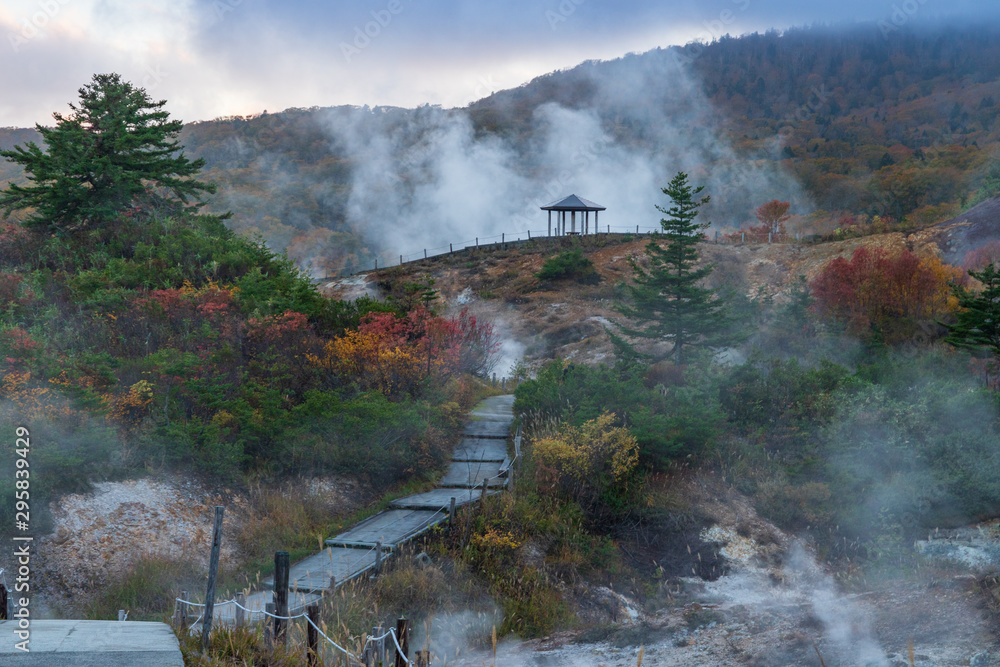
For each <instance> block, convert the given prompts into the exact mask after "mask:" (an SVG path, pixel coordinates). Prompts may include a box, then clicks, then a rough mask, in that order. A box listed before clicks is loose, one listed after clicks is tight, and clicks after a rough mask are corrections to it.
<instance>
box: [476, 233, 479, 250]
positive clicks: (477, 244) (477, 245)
mask: <svg viewBox="0 0 1000 667" xmlns="http://www.w3.org/2000/svg"><path fill="white" fill-rule="evenodd" d="M476 248H479V237H478V236H477V237H476Z"/></svg>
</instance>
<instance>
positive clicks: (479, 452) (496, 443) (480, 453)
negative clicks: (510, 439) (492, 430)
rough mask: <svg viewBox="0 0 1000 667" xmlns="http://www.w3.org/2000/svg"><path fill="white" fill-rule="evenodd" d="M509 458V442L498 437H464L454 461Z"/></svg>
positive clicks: (501, 459)
mask: <svg viewBox="0 0 1000 667" xmlns="http://www.w3.org/2000/svg"><path fill="white" fill-rule="evenodd" d="M506 458H507V443H506V441H504V440H498V439H496V438H463V439H462V442H460V443H459V445H458V447H456V448H455V454H454V456H452V457H451V460H452V461H503V460H504V459H506Z"/></svg>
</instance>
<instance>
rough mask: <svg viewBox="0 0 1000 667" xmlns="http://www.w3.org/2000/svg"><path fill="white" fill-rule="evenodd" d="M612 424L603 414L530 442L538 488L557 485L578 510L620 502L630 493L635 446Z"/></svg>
mask: <svg viewBox="0 0 1000 667" xmlns="http://www.w3.org/2000/svg"><path fill="white" fill-rule="evenodd" d="M613 421H614V416H613V415H612V414H610V413H607V412H605V413H603V414H602V415H601V416H599V417H597V418H596V419H592V420H590V421H588V422H586V423H584V424H583V425H582V426H580V427H579V428H577V427H574V426H570V425H563V426H562V427H561V428H560V429H559V431H558V432H557V433H556V434H555V435H552V436H548V437H544V438H540V439H538V440H537V441H535V442H534V445H533V449H532V455H533V456H534V460H535V463H536V464H537V466H538V468H537V471H538V472H537V474H538V481H539V483H540V485H541V486H542V487H545V486H548V487H550V488H551V487H552V486H558V488H560V489H561V490H562V491H563V492H565V493H568V494H569V495H570V496H571V497H573V498H574V499H575V500H577V501H578V502H581V504H582V505H584V506H593V505H594V504H596V503H598V501H599V500H600V502H602V503H607V502H608V501H614V500H615V499H617V500H619V501H622V500H624V499H625V498H626V496H628V495H629V492H630V491H632V490H634V489H631V488H630V487H631V486H632V485H633V483H634V481H635V479H636V472H637V469H638V465H639V445H638V443H637V442H636V439H635V437H634V436H632V434H631V433H629V432H628V430H627V429H624V428H620V427H614V426H612V423H613Z"/></svg>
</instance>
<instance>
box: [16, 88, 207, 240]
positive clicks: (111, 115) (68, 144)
mask: <svg viewBox="0 0 1000 667" xmlns="http://www.w3.org/2000/svg"><path fill="white" fill-rule="evenodd" d="M79 93H80V101H79V103H78V105H77V104H73V103H70V105H69V106H70V109H72V113H70V114H69V115H65V116H64V115H63V114H60V113H54V114H53V117H54V118H55V120H56V125H55V127H51V128H48V127H43V126H41V125H36V126H35V129H36V130H37V131H38V133H39V134H40V135H41V136H42V139H43V140H44V142H45V145H46V150H45V151H43V150H42V149H41V148H39V147H38V146H37V145H36V144H35V143H34V142H29V143H28V144H27V145H26V146H17V147H15V149H14V150H10V151H0V156H3V157H5V158H7V159H8V160H10V161H12V162H16V163H18V164H20V165H22V166H23V167H24V170H25V172H26V173H27V175H28V180H29V181H30V184H29V185H27V186H20V185H11V186H10V187H9V188H8V189H7V190H5V191H4V192H2V193H0V207H2V208H3V209H4V210H5V211H6V213H7V214H10V212H11V211H14V210H20V209H34V212H33V215H32V216H31V217H30V218H29V220H28V221H27V224H29V225H32V226H38V227H42V228H45V229H48V230H52V231H64V232H67V231H68V232H72V231H79V230H86V229H92V228H94V227H97V226H99V225H101V224H102V223H105V222H107V221H108V220H111V219H113V218H114V217H116V216H117V215H118V214H119V213H120V212H121V211H122V210H123V209H126V208H128V207H131V206H135V205H137V204H140V203H141V204H144V205H146V206H155V207H164V206H166V207H169V208H171V209H173V210H181V209H185V208H188V209H193V208H197V207H198V206H199V205H200V204H198V203H197V202H196V203H194V204H193V205H192V204H190V202H189V199H190V198H192V197H195V198H196V197H197V196H198V195H199V194H200V193H212V192H215V186H214V185H210V184H207V183H201V182H199V181H197V180H194V179H193V178H191V177H192V176H193V175H195V174H196V173H197V172H198V171H199V170H200V169H201V168H202V167H203V166H204V165H205V161H204V160H201V159H198V160H194V161H191V160H188V159H187V158H186V157H185V156H184V154H183V153H182V152H181V146H180V145H179V143H178V142H177V141H176V136H177V134H178V133H179V132H180V131H181V128H182V127H183V124H182V123H181V121H179V120H169V113H167V112H166V111H164V110H163V106H164V105H165V104H166V100H161V101H159V102H155V101H153V100H152V99H151V98H150V97H149V94H148V93H147V92H146V90H145V89H143V88H136V87H134V86H132V84H130V83H128V82H127V81H123V80H122V79H121V77H120V76H119V75H118V74H95V75H94V78H93V80H92V81H91V82H90V83H88V84H86V85H85V86H84V87H83V88H81V89H80V91H79Z"/></svg>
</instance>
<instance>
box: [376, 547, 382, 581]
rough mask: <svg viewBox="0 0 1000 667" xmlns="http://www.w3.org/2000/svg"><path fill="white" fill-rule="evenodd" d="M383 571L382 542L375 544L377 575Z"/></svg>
mask: <svg viewBox="0 0 1000 667" xmlns="http://www.w3.org/2000/svg"><path fill="white" fill-rule="evenodd" d="M381 571H382V540H379V541H378V542H376V543H375V574H379V573H380V572H381Z"/></svg>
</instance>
